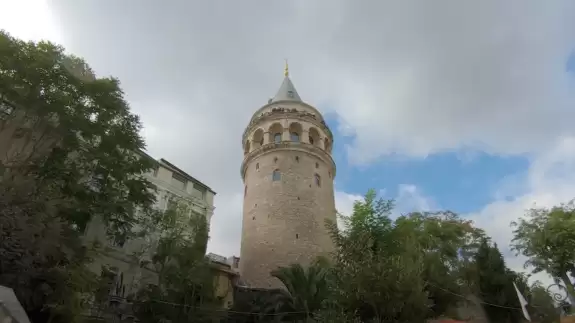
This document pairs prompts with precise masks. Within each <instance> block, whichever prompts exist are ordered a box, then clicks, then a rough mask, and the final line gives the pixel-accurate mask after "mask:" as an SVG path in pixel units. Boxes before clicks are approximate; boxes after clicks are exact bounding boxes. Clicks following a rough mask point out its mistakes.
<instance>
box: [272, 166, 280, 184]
mask: <svg viewBox="0 0 575 323" xmlns="http://www.w3.org/2000/svg"><path fill="white" fill-rule="evenodd" d="M281 179H282V175H281V173H280V171H279V169H276V170H274V173H273V175H272V181H274V182H277V181H279V180H281Z"/></svg>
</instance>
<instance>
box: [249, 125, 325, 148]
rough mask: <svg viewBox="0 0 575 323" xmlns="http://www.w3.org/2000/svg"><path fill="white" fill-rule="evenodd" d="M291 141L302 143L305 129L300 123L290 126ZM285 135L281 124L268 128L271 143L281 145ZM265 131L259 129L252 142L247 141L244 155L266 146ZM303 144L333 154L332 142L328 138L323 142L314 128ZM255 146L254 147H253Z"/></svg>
mask: <svg viewBox="0 0 575 323" xmlns="http://www.w3.org/2000/svg"><path fill="white" fill-rule="evenodd" d="M288 131H289V141H292V142H302V134H303V127H302V126H301V124H300V123H298V122H293V123H292V124H290V126H289V129H288ZM283 133H284V128H283V127H282V125H281V124H279V123H274V124H272V125H271V126H270V127H269V128H268V135H269V140H268V142H269V143H280V142H282V141H284V140H283ZM264 135H265V134H264V131H263V130H262V129H261V128H259V129H257V130H256V131H255V132H254V134H253V136H252V139H251V140H247V141H246V144H245V147H244V153H246V154H247V153H249V152H250V151H251V150H252V149H257V148H259V147H261V146H263V145H264ZM303 142H305V143H308V144H311V145H314V146H317V147H320V148H323V149H325V150H327V151H328V152H330V153H331V142H330V140H329V139H328V138H324V139H323V140H321V137H320V135H319V131H318V130H317V129H316V128H314V127H311V128H309V130H308V138H305V139H304V140H303ZM252 145H253V147H252Z"/></svg>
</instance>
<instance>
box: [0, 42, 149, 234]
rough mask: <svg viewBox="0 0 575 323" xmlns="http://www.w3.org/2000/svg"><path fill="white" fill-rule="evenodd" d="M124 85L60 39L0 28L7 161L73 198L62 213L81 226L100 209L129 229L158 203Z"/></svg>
mask: <svg viewBox="0 0 575 323" xmlns="http://www.w3.org/2000/svg"><path fill="white" fill-rule="evenodd" d="M119 85H120V84H119V81H118V80H116V79H113V78H98V77H96V76H95V74H94V72H93V71H92V70H91V69H90V67H89V66H88V65H87V64H86V63H85V62H84V61H83V60H81V59H80V58H78V57H74V56H72V55H67V54H65V52H64V49H63V48H62V47H60V46H56V45H54V44H52V43H49V42H43V41H42V42H38V43H34V42H23V41H21V40H18V39H15V38H13V37H11V36H10V35H8V34H7V33H5V32H3V31H1V32H0V104H1V106H2V109H0V110H2V113H1V116H2V118H0V138H1V139H2V140H0V141H2V146H1V147H0V149H1V150H2V151H1V152H0V153H2V156H7V157H6V158H3V159H2V163H3V165H4V167H5V168H6V169H8V170H10V171H12V172H16V171H18V172H24V173H26V174H28V175H31V176H34V177H35V178H36V179H37V181H38V185H44V184H46V183H49V185H50V186H51V187H53V188H55V189H58V190H59V191H60V193H61V194H62V195H64V196H67V197H73V198H71V199H69V200H68V204H67V205H59V207H58V215H59V216H60V217H62V218H63V219H66V220H67V221H69V222H70V223H73V224H75V226H76V227H78V228H79V230H80V231H82V230H83V229H84V228H85V226H86V224H87V223H88V222H89V221H90V219H91V218H92V217H94V216H99V217H101V218H102V219H103V220H104V221H105V223H107V224H108V225H109V228H110V232H111V233H118V234H122V233H124V234H125V233H126V232H129V231H130V230H131V228H132V226H133V225H134V223H135V222H136V220H137V219H136V214H137V212H143V211H146V210H148V209H149V208H150V206H151V205H152V204H153V202H154V194H153V192H152V185H151V184H150V183H149V182H148V181H147V180H145V179H144V178H143V177H142V176H141V175H142V174H143V173H145V172H147V171H150V170H151V168H152V167H153V163H152V161H150V160H149V159H148V158H142V157H141V155H140V154H139V151H140V150H141V149H143V148H144V141H143V139H142V138H141V136H140V135H139V131H140V129H141V124H140V122H139V118H138V116H136V115H134V114H132V113H131V112H130V109H129V107H128V104H127V102H126V101H125V100H124V98H123V92H122V90H121V89H120V86H119Z"/></svg>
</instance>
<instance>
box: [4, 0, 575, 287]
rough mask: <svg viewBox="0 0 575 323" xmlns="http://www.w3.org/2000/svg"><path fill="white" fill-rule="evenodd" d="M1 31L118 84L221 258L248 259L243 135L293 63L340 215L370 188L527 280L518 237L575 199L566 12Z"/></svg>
mask: <svg viewBox="0 0 575 323" xmlns="http://www.w3.org/2000/svg"><path fill="white" fill-rule="evenodd" d="M0 28H2V29H5V30H7V31H8V32H10V33H11V34H13V35H14V36H16V37H20V38H23V39H27V40H39V39H48V40H51V41H53V42H56V43H59V44H62V45H63V46H65V47H66V49H67V51H68V52H70V53H73V54H75V55H78V56H81V57H84V58H85V59H86V61H87V62H88V63H89V64H90V65H91V66H92V67H93V68H94V69H95V71H96V73H97V74H98V75H100V76H115V77H117V78H119V79H120V81H121V83H122V88H123V89H124V91H125V94H126V98H127V100H128V101H129V103H130V105H131V108H132V110H133V111H134V113H137V114H138V115H140V116H141V119H142V122H143V124H144V130H143V131H142V134H143V136H144V137H145V138H146V142H147V145H148V151H149V153H150V154H152V155H153V156H155V157H157V158H160V157H161V158H165V159H167V160H169V161H171V162H172V163H174V164H176V165H178V166H179V167H180V168H182V169H184V170H185V171H187V172H188V173H190V174H191V175H192V176H194V177H196V178H198V179H199V180H200V181H202V182H204V183H206V184H207V185H209V186H210V187H211V188H212V189H214V190H215V191H216V192H217V193H218V194H217V196H216V200H215V206H216V209H215V213H214V216H213V218H212V222H211V232H210V237H211V238H210V242H209V247H208V248H209V251H211V252H214V253H217V254H221V255H224V256H230V255H238V254H239V246H240V235H241V216H242V214H241V210H242V196H243V194H242V191H243V184H242V180H241V178H240V172H239V168H240V164H241V161H242V158H243V155H242V147H241V135H242V132H243V130H244V128H245V127H246V125H247V123H248V121H249V119H250V117H251V115H252V114H253V113H254V112H255V111H256V110H257V109H258V108H260V107H261V106H263V105H264V104H265V103H266V102H267V100H268V98H270V97H271V96H273V95H274V94H275V92H276V91H277V89H278V87H279V86H280V84H281V81H282V78H283V75H282V72H283V62H284V59H286V58H287V59H289V62H290V76H291V79H292V81H293V82H294V84H295V86H296V88H297V90H298V93H299V94H300V96H301V97H302V99H303V100H304V101H305V102H307V103H309V104H311V105H313V106H315V107H317V108H318V109H319V110H320V111H322V113H323V114H324V116H325V117H326V119H327V122H328V124H329V126H330V127H331V129H332V131H333V132H334V136H335V145H334V152H333V154H334V158H335V160H336V163H337V167H338V174H337V177H336V179H335V187H336V192H335V196H336V206H337V208H338V210H339V211H340V212H342V213H344V214H349V213H350V212H351V209H352V205H353V202H354V201H355V200H357V199H360V198H361V196H362V195H363V194H364V193H365V192H366V191H367V190H368V189H370V188H373V189H376V190H377V191H378V192H379V193H380V194H381V196H382V197H384V198H390V199H395V200H396V203H397V210H396V214H401V213H405V212H410V211H415V210H423V211H425V210H451V211H455V212H457V213H459V214H460V215H461V216H462V217H465V218H468V219H471V220H473V221H474V222H475V223H476V225H477V226H479V227H481V228H483V229H485V230H486V231H487V233H488V234H489V235H491V236H492V237H493V239H494V240H495V241H496V242H497V243H498V245H499V247H500V248H501V249H502V251H503V252H504V254H505V256H506V260H507V263H508V265H509V266H510V267H511V268H513V269H515V270H522V264H523V262H524V260H525V259H524V258H522V257H518V256H516V255H515V254H514V253H513V252H511V251H510V250H509V243H510V240H511V238H512V232H511V231H512V229H511V227H510V225H509V224H510V222H511V221H514V220H516V219H518V218H519V217H521V216H522V215H523V214H524V213H525V210H526V209H528V208H530V207H533V206H540V207H541V206H552V205H556V204H559V203H562V202H567V201H569V200H570V199H572V198H574V197H575V127H573V126H572V123H573V120H574V118H575V109H574V107H575V105H574V104H575V58H574V57H575V54H574V53H575V52H574V50H575V33H573V30H575V2H573V1H570V0H556V1H544V2H542V1H538V0H524V1H520V0H510V1H505V2H502V1H497V0H484V1H475V2H461V1H457V0H451V1H449V0H436V1H409V0H404V1H401V2H398V1H362V2H357V1H343V0H317V1H306V0H292V1H265V2H264V1H254V0H243V1H241V2H240V1H192V0H171V1H164V2H159V1H151V0H123V1H114V0H97V1H96V0H83V1H77V0H53V1H46V0H44V1H43V0H0ZM535 278H537V279H542V280H544V281H549V279H548V277H544V276H543V275H538V276H536V277H535Z"/></svg>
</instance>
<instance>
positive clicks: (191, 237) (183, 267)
mask: <svg viewBox="0 0 575 323" xmlns="http://www.w3.org/2000/svg"><path fill="white" fill-rule="evenodd" d="M188 211H189V210H188V208H187V207H185V206H183V205H181V204H180V205H178V206H176V207H174V208H173V209H169V210H168V211H167V212H166V214H165V217H164V220H163V221H162V223H161V226H162V230H161V232H162V236H161V238H160V239H159V241H158V244H157V247H156V250H155V253H154V256H153V264H154V265H155V267H156V268H157V269H158V276H159V278H158V284H149V285H147V286H145V287H143V288H142V289H141V290H140V291H139V292H138V293H137V295H134V296H133V298H134V304H135V312H136V316H137V317H138V319H139V320H140V321H141V322H144V323H146V322H149V323H153V322H214V319H215V318H217V317H218V316H220V315H221V316H222V317H223V316H224V315H223V314H224V313H222V312H221V311H220V309H221V305H222V300H221V299H218V298H217V297H216V295H215V286H214V281H215V276H214V274H213V272H212V270H211V268H210V266H209V263H208V261H207V260H206V258H205V256H204V255H205V251H206V245H207V242H208V223H207V220H206V218H205V216H203V215H202V214H198V213H191V215H190V216H186V215H188V214H190V213H189V212H188ZM182 218H187V221H186V223H181V222H179V221H178V219H182ZM192 233H193V234H192Z"/></svg>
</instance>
